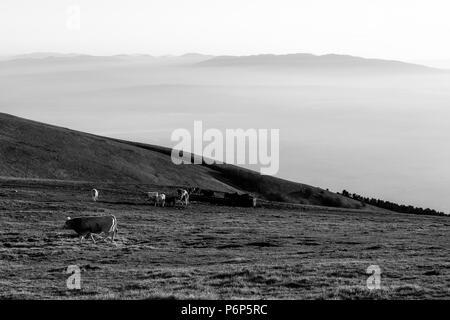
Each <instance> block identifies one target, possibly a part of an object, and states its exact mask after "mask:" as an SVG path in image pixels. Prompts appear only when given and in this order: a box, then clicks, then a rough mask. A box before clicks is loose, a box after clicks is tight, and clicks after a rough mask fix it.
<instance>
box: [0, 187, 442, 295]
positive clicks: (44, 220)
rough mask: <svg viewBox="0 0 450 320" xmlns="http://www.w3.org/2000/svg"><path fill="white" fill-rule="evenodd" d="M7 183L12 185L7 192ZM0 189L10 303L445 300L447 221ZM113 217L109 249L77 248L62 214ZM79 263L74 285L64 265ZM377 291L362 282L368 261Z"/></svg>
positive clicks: (1, 289)
mask: <svg viewBox="0 0 450 320" xmlns="http://www.w3.org/2000/svg"><path fill="white" fill-rule="evenodd" d="M14 190H17V191H18V192H15V191H14ZM100 196H101V201H100V202H98V203H92V202H91V201H90V198H89V192H88V191H87V192H84V191H83V190H80V189H79V188H78V187H76V186H74V185H70V184H67V185H58V186H56V185H55V186H53V187H52V186H51V185H48V184H47V185H41V186H40V185H38V184H37V185H36V184H35V185H27V183H26V182H17V185H13V184H8V185H3V187H1V188H0V208H1V210H0V297H1V298H3V299H5V298H20V299H22V298H23V299H44V298H56V299H172V298H176V299H185V298H195V299H197V298H206V299H222V298H230V299H253V298H255V299H260V298H263V299H266V298H267V299H270V298H272V299H393V298H394V299H423V298H446V299H448V298H450V291H449V288H450V232H449V230H450V229H449V227H450V220H449V219H448V218H446V217H431V216H424V217H421V216H411V215H401V214H383V213H367V212H366V213H363V212H361V213H354V212H352V213H346V212H338V211H336V212H333V211H330V210H327V211H320V210H317V211H309V212H300V211H295V210H287V209H285V210H282V209H280V210H274V209H252V208H245V209H244V208H230V207H220V206H208V205H201V204H193V205H191V206H190V207H189V208H188V209H177V208H154V207H152V206H148V205H145V203H144V201H142V200H141V199H139V197H138V196H136V195H132V194H127V193H124V192H123V191H120V190H109V191H103V192H102V190H101V193H100ZM96 214H114V215H115V216H116V217H117V218H118V222H119V235H118V241H117V245H111V244H107V243H98V244H92V243H90V242H86V243H83V244H81V245H80V244H79V243H78V239H77V238H76V237H75V235H74V234H73V233H71V232H70V231H65V230H62V229H61V227H62V225H63V223H64V220H65V217H66V216H72V217H74V216H79V215H96ZM73 264H76V265H78V266H80V267H81V269H82V289H81V290H79V291H70V290H68V289H67V288H66V279H67V277H68V275H67V274H65V270H66V268H67V266H68V265H73ZM372 264H377V265H379V266H380V267H381V269H382V275H381V287H382V288H381V290H376V291H369V290H368V289H367V288H366V279H367V277H368V275H367V274H366V273H365V271H366V268H367V267H368V266H369V265H372Z"/></svg>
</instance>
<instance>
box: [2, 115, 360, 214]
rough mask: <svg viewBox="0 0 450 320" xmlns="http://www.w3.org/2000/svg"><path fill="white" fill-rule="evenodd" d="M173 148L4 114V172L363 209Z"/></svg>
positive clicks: (329, 195) (327, 194) (317, 190)
mask: <svg viewBox="0 0 450 320" xmlns="http://www.w3.org/2000/svg"><path fill="white" fill-rule="evenodd" d="M170 151H171V150H170V149H168V148H164V147H159V146H153V145H147V144H141V143H134V142H128V141H121V140H116V139H111V138H106V137H100V136H95V135H91V134H87V133H82V132H78V131H74V130H69V129H66V128H60V127H56V126H51V125H47V124H42V123H39V122H35V121H30V120H26V119H22V118H18V117H14V116H11V115H8V114H2V113H0V154H1V161H0V176H6V177H18V178H34V179H59V180H80V181H92V182H96V181H97V182H118V183H122V184H123V183H132V184H152V185H166V186H198V187H200V188H203V189H212V190H217V191H236V190H237V191H242V192H250V193H253V194H256V195H258V196H259V197H262V198H265V199H268V200H274V201H282V202H294V203H302V204H313V205H323V206H332V207H345V208H360V207H361V203H360V202H359V201H355V200H352V199H349V198H347V197H343V196H341V195H337V194H334V193H332V192H329V191H326V190H323V189H320V188H316V187H311V186H308V185H304V184H300V183H294V182H290V181H286V180H283V179H279V178H275V177H270V176H262V175H260V174H259V173H257V172H254V171H251V170H247V169H242V168H239V167H236V166H232V165H210V166H207V165H181V166H177V165H174V164H173V163H172V161H171V159H170Z"/></svg>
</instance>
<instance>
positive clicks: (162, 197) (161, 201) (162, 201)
mask: <svg viewBox="0 0 450 320" xmlns="http://www.w3.org/2000/svg"><path fill="white" fill-rule="evenodd" d="M165 203H166V195H165V194H164V193H160V194H158V195H157V196H156V201H155V206H156V205H157V204H158V205H160V206H161V207H164V205H165Z"/></svg>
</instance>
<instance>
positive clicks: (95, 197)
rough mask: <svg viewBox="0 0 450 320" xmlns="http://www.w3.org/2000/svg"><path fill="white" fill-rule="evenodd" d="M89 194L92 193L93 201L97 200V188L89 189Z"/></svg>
mask: <svg viewBox="0 0 450 320" xmlns="http://www.w3.org/2000/svg"><path fill="white" fill-rule="evenodd" d="M91 195H92V200H94V202H96V201H97V200H98V191H97V189H92V190H91Z"/></svg>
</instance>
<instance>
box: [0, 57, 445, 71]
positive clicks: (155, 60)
mask: <svg viewBox="0 0 450 320" xmlns="http://www.w3.org/2000/svg"><path fill="white" fill-rule="evenodd" d="M0 60H3V63H5V62H9V63H11V62H13V63H21V64H22V63H42V62H72V63H73V62H80V63H83V62H137V63H149V64H162V65H168V64H169V65H170V64H175V65H189V66H193V67H203V68H205V67H233V68H270V69H280V70H285V69H291V70H303V71H308V72H323V71H334V72H335V71H350V72H355V71H371V72H388V73H395V72H419V73H434V72H444V70H441V69H437V68H432V67H427V66H424V65H420V64H413V63H406V62H401V61H395V60H382V59H367V58H361V57H355V56H349V55H337V54H326V55H313V54H309V53H295V54H286V55H275V54H260V55H248V56H212V55H204V54H199V53H187V54H184V55H180V56H173V55H166V56H151V55H147V54H132V55H128V54H120V55H112V56H93V55H86V54H76V53H68V54H61V53H52V52H36V53H30V54H22V55H16V56H9V57H3V58H2V59H0Z"/></svg>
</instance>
